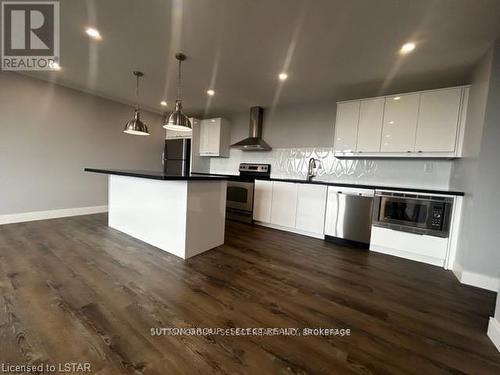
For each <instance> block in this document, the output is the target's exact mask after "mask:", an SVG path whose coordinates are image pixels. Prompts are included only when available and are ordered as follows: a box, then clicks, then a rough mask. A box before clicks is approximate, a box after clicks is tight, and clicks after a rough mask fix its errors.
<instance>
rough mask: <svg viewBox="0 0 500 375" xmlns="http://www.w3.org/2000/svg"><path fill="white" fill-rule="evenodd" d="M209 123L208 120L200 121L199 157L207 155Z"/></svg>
mask: <svg viewBox="0 0 500 375" xmlns="http://www.w3.org/2000/svg"><path fill="white" fill-rule="evenodd" d="M209 127H210V122H209V121H208V120H201V121H200V155H207V154H208V132H209V130H210V129H209Z"/></svg>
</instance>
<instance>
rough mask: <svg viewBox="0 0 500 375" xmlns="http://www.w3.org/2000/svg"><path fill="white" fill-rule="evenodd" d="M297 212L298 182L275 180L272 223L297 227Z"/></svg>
mask: <svg viewBox="0 0 500 375" xmlns="http://www.w3.org/2000/svg"><path fill="white" fill-rule="evenodd" d="M296 212H297V184H294V183H290V182H279V181H274V182H273V199H272V204H271V223H272V224H276V225H281V226H283V227H288V228H295V215H296Z"/></svg>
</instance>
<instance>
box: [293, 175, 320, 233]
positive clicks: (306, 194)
mask: <svg viewBox="0 0 500 375" xmlns="http://www.w3.org/2000/svg"><path fill="white" fill-rule="evenodd" d="M326 190H327V187H326V186H325V185H310V184H299V187H298V193H297V214H296V219H295V228H296V229H299V230H302V231H306V232H311V233H315V234H318V235H323V232H324V228H325V209H326Z"/></svg>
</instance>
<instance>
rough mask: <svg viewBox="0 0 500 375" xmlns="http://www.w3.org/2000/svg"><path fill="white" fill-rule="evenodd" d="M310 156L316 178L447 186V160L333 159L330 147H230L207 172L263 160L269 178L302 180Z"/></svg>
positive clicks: (449, 163)
mask: <svg viewBox="0 0 500 375" xmlns="http://www.w3.org/2000/svg"><path fill="white" fill-rule="evenodd" d="M311 157H314V158H316V159H319V160H320V161H321V169H320V170H319V172H318V177H317V178H316V180H320V181H330V182H332V181H334V182H344V183H359V184H366V185H381V186H399V187H414V188H429V189H448V188H449V181H450V174H451V167H452V164H453V162H452V161H450V160H415V159H412V160H402V159H395V160H388V159H370V160H367V159H337V158H336V157H334V155H333V149H332V148H276V149H273V150H272V151H269V152H243V151H240V150H236V149H233V150H231V153H230V157H229V158H212V159H211V161H210V173H220V174H238V166H239V164H240V163H243V162H247V163H267V164H271V172H272V173H271V174H272V177H275V178H292V179H294V178H297V179H304V178H305V177H306V175H307V167H308V162H309V159H310V158H311Z"/></svg>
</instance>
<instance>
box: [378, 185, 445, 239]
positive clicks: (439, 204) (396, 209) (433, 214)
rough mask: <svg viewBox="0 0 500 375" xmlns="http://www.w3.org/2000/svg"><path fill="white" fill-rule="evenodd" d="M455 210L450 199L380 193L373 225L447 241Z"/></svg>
mask: <svg viewBox="0 0 500 375" xmlns="http://www.w3.org/2000/svg"><path fill="white" fill-rule="evenodd" d="M452 209H453V198H451V197H442V196H431V195H416V194H405V193H396V192H380V191H377V192H376V193H375V200H374V206H373V220H372V224H373V225H375V226H379V227H384V228H389V229H393V230H399V231H403V232H411V233H417V234H425V235H429V236H436V237H448V235H449V232H450V218H451V212H452Z"/></svg>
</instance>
